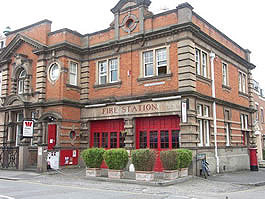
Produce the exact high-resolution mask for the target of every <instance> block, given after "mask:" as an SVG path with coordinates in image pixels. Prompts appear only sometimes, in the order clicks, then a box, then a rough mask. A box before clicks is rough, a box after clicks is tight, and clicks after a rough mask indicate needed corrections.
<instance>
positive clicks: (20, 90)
mask: <svg viewBox="0 0 265 199" xmlns="http://www.w3.org/2000/svg"><path fill="white" fill-rule="evenodd" d="M25 78H26V71H25V70H22V71H21V72H20V73H19V76H18V94H22V93H24V91H25V90H24V86H25V85H24V81H25Z"/></svg>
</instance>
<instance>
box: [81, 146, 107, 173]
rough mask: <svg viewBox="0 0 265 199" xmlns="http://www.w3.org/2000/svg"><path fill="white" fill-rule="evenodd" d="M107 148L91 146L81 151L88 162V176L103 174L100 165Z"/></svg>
mask: <svg viewBox="0 0 265 199" xmlns="http://www.w3.org/2000/svg"><path fill="white" fill-rule="evenodd" d="M104 152H105V150H104V149H102V148H90V149H86V150H84V151H83V152H82V153H81V156H82V158H83V160H84V162H85V164H86V167H87V169H86V176H92V177H98V176H101V169H100V166H101V164H102V161H103V154H104Z"/></svg>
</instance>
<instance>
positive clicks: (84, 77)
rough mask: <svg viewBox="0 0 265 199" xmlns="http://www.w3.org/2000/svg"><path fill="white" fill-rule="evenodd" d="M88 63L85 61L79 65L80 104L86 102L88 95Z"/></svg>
mask: <svg viewBox="0 0 265 199" xmlns="http://www.w3.org/2000/svg"><path fill="white" fill-rule="evenodd" d="M89 75H90V74H89V62H88V61H85V62H83V63H82V65H81V78H80V84H81V95H80V101H81V102H82V103H85V102H87V101H88V95H89Z"/></svg>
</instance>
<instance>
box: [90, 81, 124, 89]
mask: <svg viewBox="0 0 265 199" xmlns="http://www.w3.org/2000/svg"><path fill="white" fill-rule="evenodd" d="M121 83H122V82H121V81H118V82H113V83H107V84H97V85H94V88H95V89H104V88H120V87H121Z"/></svg>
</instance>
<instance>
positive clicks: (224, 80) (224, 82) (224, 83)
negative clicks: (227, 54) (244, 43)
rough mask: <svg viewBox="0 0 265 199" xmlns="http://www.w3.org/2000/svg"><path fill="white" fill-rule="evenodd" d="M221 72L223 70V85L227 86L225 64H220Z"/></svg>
mask: <svg viewBox="0 0 265 199" xmlns="http://www.w3.org/2000/svg"><path fill="white" fill-rule="evenodd" d="M222 72H223V85H225V86H228V71H227V64H225V63H223V64H222Z"/></svg>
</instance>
